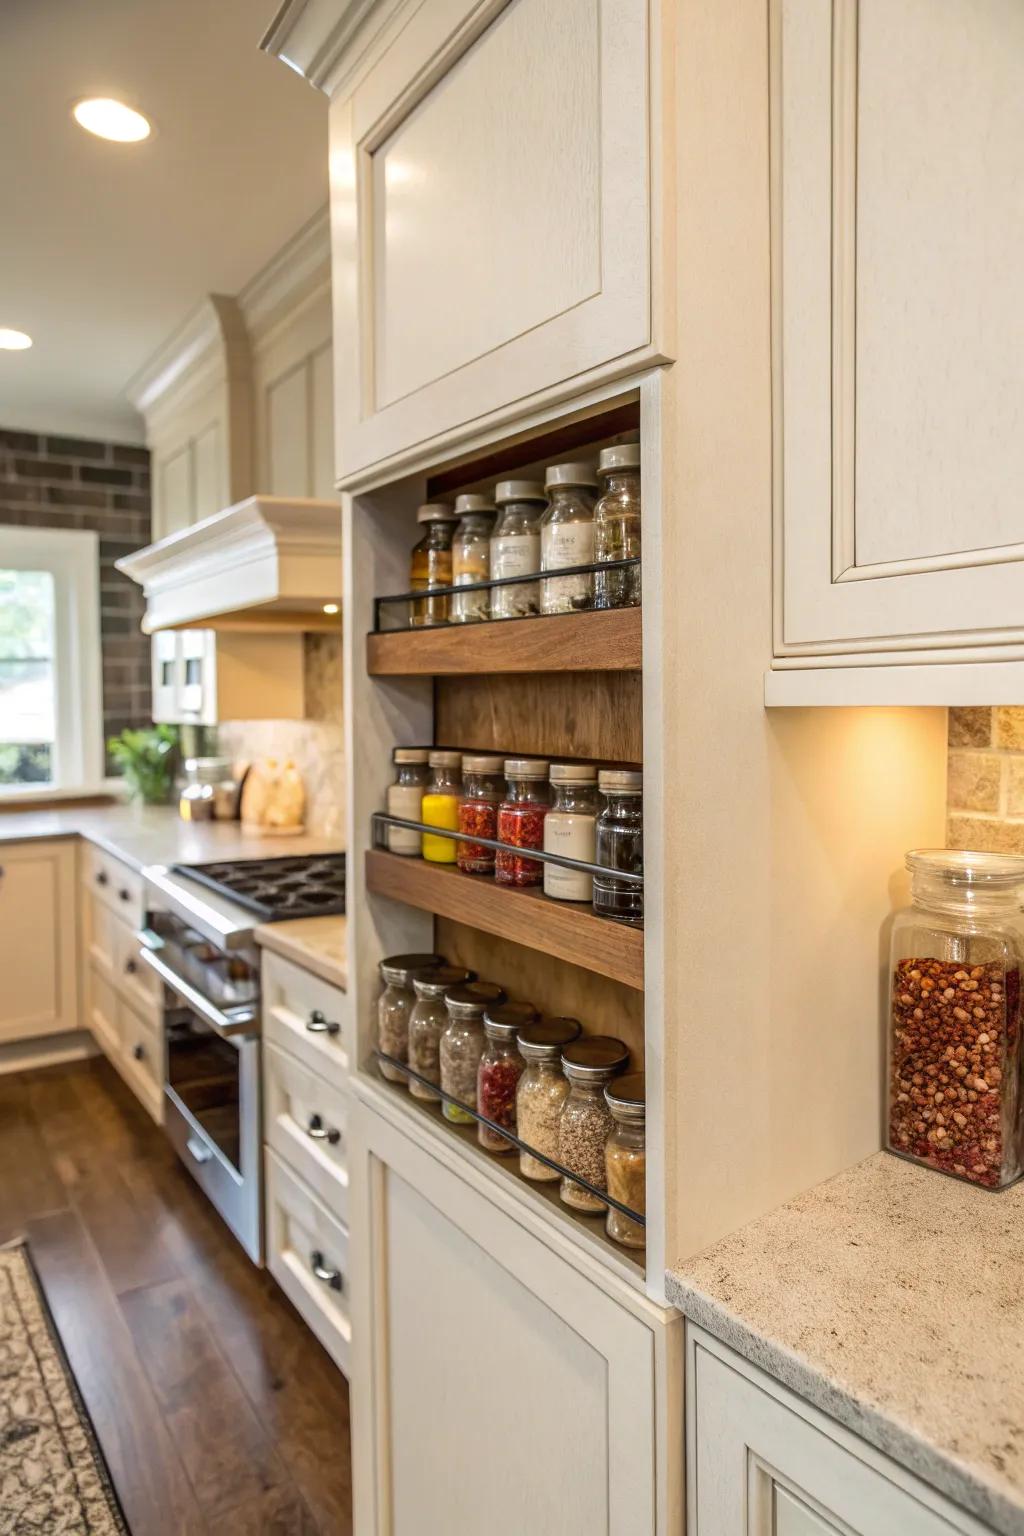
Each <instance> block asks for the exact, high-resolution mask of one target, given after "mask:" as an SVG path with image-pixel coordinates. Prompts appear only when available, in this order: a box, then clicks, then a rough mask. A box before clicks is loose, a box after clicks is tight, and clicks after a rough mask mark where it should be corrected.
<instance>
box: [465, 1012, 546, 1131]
mask: <svg viewBox="0 0 1024 1536" xmlns="http://www.w3.org/2000/svg"><path fill="white" fill-rule="evenodd" d="M538 1017H539V1016H538V1013H537V1010H536V1008H535V1007H534V1006H533V1004H532V1003H501V1004H499V1005H497V1006H496V1007H493V1008H488V1009H487V1011H486V1013H485V1014H484V1038H485V1041H486V1044H485V1045H484V1053H483V1055H482V1056H481V1057H480V1067H479V1071H478V1073H477V1083H476V1107H477V1109H478V1110H479V1111H480V1113H481V1114H482V1115H485V1116H486V1117H487V1119H488V1120H492V1121H493V1122H494V1124H495V1125H501V1126H504V1128H505V1130H507V1131H514V1130H515V1128H516V1089H517V1088H518V1086H519V1079H520V1077H521V1076H522V1073H523V1068H524V1067H525V1065H526V1063H525V1062H524V1061H523V1058H522V1057H521V1056H520V1054H519V1051H518V1049H517V1048H516V1036H517V1035H518V1033H519V1031H520V1030H521V1029H523V1028H525V1026H526V1025H527V1024H532V1023H534V1022H535V1021H536V1019H537V1018H538ZM477 1139H478V1141H479V1142H480V1145H481V1146H482V1147H484V1148H485V1149H486V1150H487V1151H488V1152H514V1151H515V1147H514V1145H513V1144H512V1142H511V1141H509V1139H508V1137H507V1136H501V1135H499V1134H498V1132H497V1131H495V1130H492V1129H491V1127H490V1126H489V1125H484V1123H483V1121H480V1122H479V1124H478V1125H477Z"/></svg>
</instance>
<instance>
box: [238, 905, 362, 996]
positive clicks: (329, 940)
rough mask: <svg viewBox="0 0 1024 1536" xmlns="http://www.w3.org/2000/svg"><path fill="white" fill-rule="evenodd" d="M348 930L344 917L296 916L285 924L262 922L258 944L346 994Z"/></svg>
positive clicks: (257, 936) (258, 931)
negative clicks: (346, 940)
mask: <svg viewBox="0 0 1024 1536" xmlns="http://www.w3.org/2000/svg"><path fill="white" fill-rule="evenodd" d="M345 930H346V923H345V918H343V917H296V918H293V919H292V920H291V921H289V922H286V923H261V924H260V926H259V927H258V928H257V929H256V942H257V944H259V945H261V946H262V948H264V949H270V950H273V952H274V954H275V955H282V956H283V957H284V959H285V960H291V961H293V962H294V963H295V964H296V965H299V966H301V967H302V969H303V970H304V971H312V972H313V975H314V976H319V977H320V979H321V981H327V982H330V984H331V986H332V987H340V988H341V990H342V991H343V992H344V991H345V990H346V989H347V987H348V963H347V948H346V942H345V938H346V931H345Z"/></svg>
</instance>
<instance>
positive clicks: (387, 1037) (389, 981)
mask: <svg viewBox="0 0 1024 1536" xmlns="http://www.w3.org/2000/svg"><path fill="white" fill-rule="evenodd" d="M439 965H444V956H443V955H429V954H424V955H389V956H388V957H387V958H386V959H384V960H382V961H381V962H380V979H381V981H382V982H383V983H384V990H383V991H382V992H381V994H380V997H379V998H378V999H377V1046H378V1049H379V1050H382V1051H383V1052H384V1053H385V1054H386V1055H388V1056H393V1057H394V1058H395V1060H396V1061H403V1062H407V1061H408V1060H409V1015H410V1013H412V1010H413V1005H414V1004H415V1002H416V994H415V993H414V992H413V989H412V984H413V981H414V980H415V978H416V977H417V976H421V975H423V974H424V973H429V972H430V971H434V970H436V969H437V967H438V966H439ZM377 1065H378V1066H379V1067H380V1075H381V1077H386V1078H387V1080H388V1082H389V1083H407V1082H408V1081H409V1079H408V1077H407V1076H406V1074H405V1073H404V1072H402V1071H400V1070H399V1069H398V1067H393V1066H392V1065H391V1063H390V1062H387V1061H379V1062H378V1063H377Z"/></svg>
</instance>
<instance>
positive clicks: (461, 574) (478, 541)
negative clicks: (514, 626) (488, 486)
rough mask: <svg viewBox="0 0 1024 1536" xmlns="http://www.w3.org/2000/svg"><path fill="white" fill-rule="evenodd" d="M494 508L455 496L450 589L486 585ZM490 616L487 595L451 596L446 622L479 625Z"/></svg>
mask: <svg viewBox="0 0 1024 1536" xmlns="http://www.w3.org/2000/svg"><path fill="white" fill-rule="evenodd" d="M496 510H497V509H496V507H495V505H494V503H493V501H491V500H490V499H489V498H488V497H486V496H468V495H467V496H456V498H455V511H456V513H457V514H458V517H459V525H458V527H457V528H456V530H455V537H454V538H453V540H452V585H453V586H456V587H462V586H467V585H469V584H470V583H472V582H477V581H487V580H489V578H490V574H491V529H492V528H493V527H494V517H495V512H496ZM490 616H491V594H490V593H489V592H488V591H483V592H462V593H460V592H454V593H453V594H452V600H451V614H450V619H451V622H452V623H453V624H479V623H481V622H482V621H483V620H485V619H489V618H490Z"/></svg>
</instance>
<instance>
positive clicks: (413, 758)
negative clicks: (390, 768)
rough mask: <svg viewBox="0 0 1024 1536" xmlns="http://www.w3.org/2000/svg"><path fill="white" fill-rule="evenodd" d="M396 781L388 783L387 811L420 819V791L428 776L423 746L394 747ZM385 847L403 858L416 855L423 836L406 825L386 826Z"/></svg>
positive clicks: (392, 814)
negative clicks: (386, 845)
mask: <svg viewBox="0 0 1024 1536" xmlns="http://www.w3.org/2000/svg"><path fill="white" fill-rule="evenodd" d="M392 756H393V760H394V764H395V782H394V783H393V784H389V785H388V800H387V805H388V815H389V816H400V817H401V818H402V820H403V821H421V820H422V819H423V818H422V815H421V812H422V810H423V791H424V790H425V789H426V787H427V781H428V780H429V778H430V768H429V765H428V757H429V753H428V752H427V749H426V747H396V748H395V750H394V753H393V754H392ZM387 843H388V848H389V849H390V851H391V852H392V853H400V854H403V855H404V856H405V857H406V858H417V859H418V858H419V856H420V851H421V843H422V839H421V836H420V833H419V832H411V831H410V830H409V828H408V827H388V836H387Z"/></svg>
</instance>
